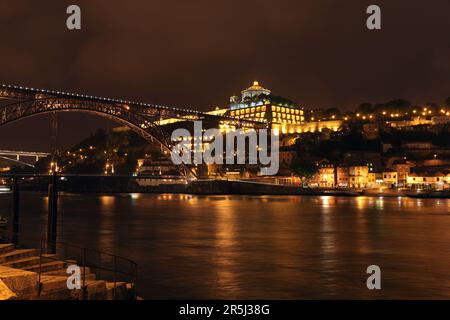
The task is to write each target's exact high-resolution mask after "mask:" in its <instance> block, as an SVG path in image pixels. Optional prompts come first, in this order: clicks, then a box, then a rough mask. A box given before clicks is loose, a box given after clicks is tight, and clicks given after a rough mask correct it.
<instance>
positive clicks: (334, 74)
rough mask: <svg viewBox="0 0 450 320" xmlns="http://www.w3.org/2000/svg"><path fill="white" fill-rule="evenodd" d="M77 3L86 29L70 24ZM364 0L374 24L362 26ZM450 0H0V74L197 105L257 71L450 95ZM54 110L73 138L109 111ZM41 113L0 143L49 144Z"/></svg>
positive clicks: (344, 97)
mask: <svg viewBox="0 0 450 320" xmlns="http://www.w3.org/2000/svg"><path fill="white" fill-rule="evenodd" d="M70 4H78V5H79V6H80V7H81V10H82V30H81V31H69V30H68V29H67V28H66V18H67V14H66V8H67V6H68V5H70ZM370 4H378V5H379V6H380V7H381V9H382V30H380V31H369V30H367V28H366V18H367V15H366V13H365V11H366V8H367V6H368V5H370ZM449 15H450V1H448V0H433V1H423V0H420V1H419V0H417V1H416V0H409V1H407V0H402V1H400V0H389V1H372V0H371V1H366V0H345V1H343V0H341V1H339V0H295V1H287V0H259V1H249V0H208V1H207V0H184V1H173V0H159V1H154V0H140V1H138V0H135V1H133V0H130V1H112V0H71V1H62V0H54V1H46V0H39V1H36V0H0V35H1V42H0V57H1V62H2V67H1V72H0V82H2V83H6V84H17V85H25V86H30V87H37V88H48V89H56V90H64V91H69V92H77V93H87V94H91V95H98V96H108V97H118V98H126V99H132V100H139V101H145V102H149V103H158V104H164V105H168V106H179V107H188V108H196V109H199V110H207V109H211V108H213V107H215V106H218V105H221V106H223V105H224V104H226V102H227V101H228V98H229V96H230V95H232V94H238V93H239V92H240V90H241V89H243V88H244V87H247V86H248V85H249V84H250V83H251V82H252V81H253V80H259V81H260V82H261V83H262V84H263V85H264V86H266V87H268V88H269V89H271V90H272V91H273V93H274V94H278V95H282V96H284V97H286V98H289V99H291V100H294V101H296V102H297V103H299V104H300V105H301V106H305V107H339V108H342V109H352V108H354V107H355V106H356V105H358V104H359V103H361V102H365V101H369V102H384V101H387V100H390V99H394V98H405V99H408V100H410V101H412V102H413V103H416V104H420V103H424V102H431V101H433V102H437V103H442V102H443V101H444V100H445V98H446V97H448V96H450V41H449V35H450V18H449ZM59 118H60V121H59V122H60V131H59V135H60V145H61V147H63V146H70V145H71V144H73V143H76V142H78V141H79V140H80V139H81V138H82V137H85V136H86V135H87V134H89V132H91V131H93V130H95V129H96V128H98V127H103V128H106V121H105V120H102V119H99V118H95V117H94V118H93V117H92V116H88V115H79V114H64V115H61V116H59ZM50 128H51V124H50V121H49V118H48V117H46V116H43V117H36V118H33V119H29V120H24V121H22V122H18V123H15V124H11V125H9V126H7V127H4V128H0V149H27V150H35V151H38V150H42V151H44V150H50V149H51V147H52V146H51V144H50V142H49V139H50V132H51V129H50Z"/></svg>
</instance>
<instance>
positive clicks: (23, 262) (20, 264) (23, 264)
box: [3, 256, 39, 269]
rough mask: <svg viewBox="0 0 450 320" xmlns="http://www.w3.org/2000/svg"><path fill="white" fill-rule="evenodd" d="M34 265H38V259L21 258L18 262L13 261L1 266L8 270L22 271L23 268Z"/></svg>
mask: <svg viewBox="0 0 450 320" xmlns="http://www.w3.org/2000/svg"><path fill="white" fill-rule="evenodd" d="M36 264H39V257H36V256H34V257H27V258H22V259H18V260H14V261H12V262H7V263H4V264H3V266H5V267H9V268H16V269H23V268H25V267H30V266H34V265H36Z"/></svg>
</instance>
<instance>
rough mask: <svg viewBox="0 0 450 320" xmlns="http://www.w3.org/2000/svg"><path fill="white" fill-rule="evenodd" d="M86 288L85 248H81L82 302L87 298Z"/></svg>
mask: <svg viewBox="0 0 450 320" xmlns="http://www.w3.org/2000/svg"><path fill="white" fill-rule="evenodd" d="M86 293H87V287H86V248H83V300H86V298H87V295H86Z"/></svg>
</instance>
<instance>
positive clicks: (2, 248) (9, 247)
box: [0, 243, 16, 255]
mask: <svg viewBox="0 0 450 320" xmlns="http://www.w3.org/2000/svg"><path fill="white" fill-rule="evenodd" d="M15 248H16V246H15V245H13V244H12V243H6V244H0V255H3V254H6V253H9V252H11V251H13V250H14V249H15Z"/></svg>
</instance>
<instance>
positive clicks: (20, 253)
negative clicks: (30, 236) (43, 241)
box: [0, 249, 37, 264]
mask: <svg viewBox="0 0 450 320" xmlns="http://www.w3.org/2000/svg"><path fill="white" fill-rule="evenodd" d="M36 255H37V250H36V249H16V250H14V251H11V252H8V253H5V254H2V255H0V264H4V263H8V262H14V261H17V260H20V259H23V258H28V257H32V256H36Z"/></svg>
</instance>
